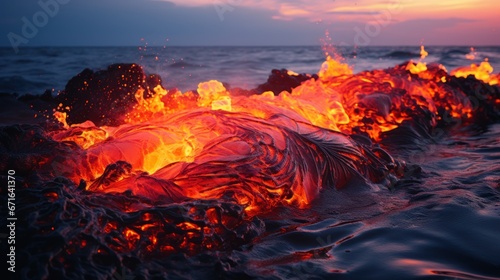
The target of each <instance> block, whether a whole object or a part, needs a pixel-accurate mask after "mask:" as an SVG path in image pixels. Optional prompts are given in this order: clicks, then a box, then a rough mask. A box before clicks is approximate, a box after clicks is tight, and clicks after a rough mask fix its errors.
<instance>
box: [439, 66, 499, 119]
mask: <svg viewBox="0 0 500 280" xmlns="http://www.w3.org/2000/svg"><path fill="white" fill-rule="evenodd" d="M446 84H447V85H449V86H451V87H453V88H457V89H460V90H462V91H463V92H464V93H465V94H466V95H467V97H468V98H469V100H470V103H471V105H472V109H473V112H474V113H473V116H474V119H473V123H474V124H476V125H479V126H485V125H488V124H490V123H496V122H498V121H500V103H499V102H498V100H500V87H499V86H498V85H489V84H487V83H484V82H482V81H480V80H477V79H476V78H475V77H474V76H472V75H469V76H468V77H467V78H457V77H454V76H450V78H449V79H448V81H447V82H446Z"/></svg>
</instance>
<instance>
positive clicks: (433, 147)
mask: <svg viewBox="0 0 500 280" xmlns="http://www.w3.org/2000/svg"><path fill="white" fill-rule="evenodd" d="M426 50H427V51H428V53H429V56H428V57H427V58H426V59H425V62H427V63H432V62H437V63H440V64H443V65H444V66H445V67H446V68H447V69H448V70H449V71H450V70H452V69H454V68H456V67H459V66H464V65H468V64H470V63H479V62H481V61H484V59H486V58H487V59H488V60H489V62H490V63H491V65H492V66H493V67H494V68H495V69H496V71H495V72H498V70H500V47H476V48H475V50H474V55H475V58H474V59H473V60H470V59H467V58H466V55H467V54H470V53H471V50H470V47H426ZM338 51H339V53H340V54H341V55H343V56H344V57H345V60H346V62H348V63H349V64H350V65H352V66H353V68H354V71H355V72H360V71H365V70H372V69H383V68H388V67H393V66H394V65H397V64H400V63H403V62H405V61H407V60H409V59H413V60H418V59H419V48H418V47H363V48H361V47H360V48H348V47H344V48H341V49H339V50H338ZM0 57H1V60H0V92H5V93H19V94H25V93H32V94H41V93H43V91H44V90H45V89H53V90H54V92H57V91H59V90H62V89H64V86H65V84H66V82H67V81H68V80H69V79H70V78H71V77H73V76H74V75H76V74H78V73H79V72H80V71H82V70H83V69H84V68H91V69H96V70H97V69H103V68H105V67H106V66H108V65H110V64H113V63H132V62H134V63H138V64H140V65H142V66H143V67H144V69H145V70H146V72H148V73H157V74H160V75H161V77H162V78H163V85H164V87H165V88H167V89H168V88H172V87H177V88H179V89H181V90H183V91H186V90H190V89H195V88H196V87H197V84H198V83H199V82H202V81H207V80H210V79H217V80H220V81H222V82H226V83H229V84H230V85H231V86H233V87H242V88H246V89H251V88H254V87H256V86H257V85H258V84H261V83H264V82H265V81H266V79H267V76H268V75H269V73H270V72H271V69H274V68H277V69H281V68H287V69H290V70H293V71H295V72H299V73H316V72H317V71H318V69H319V68H320V66H321V63H322V62H323V61H324V51H323V50H322V49H321V48H320V47H148V48H146V49H144V48H132V47H103V48H59V47H57V48H55V47H54V48H24V49H21V51H20V53H19V54H14V53H13V52H12V50H11V49H8V48H3V49H0ZM0 128H1V129H0V130H1V131H0V132H1V133H0V136H2V137H0V140H2V142H1V143H0V144H1V145H0V148H1V151H2V153H5V154H7V153H10V151H7V150H5V147H7V146H9V145H11V144H10V142H16V141H21V140H22V139H21V138H22V137H19V138H12V139H13V140H12V139H10V138H9V132H12V133H13V134H14V135H22V136H23V137H28V136H29V135H30V134H29V133H24V134H23V129H26V130H29V129H31V128H30V127H28V128H25V127H23V128H19V127H18V126H12V127H7V128H5V127H3V126H0ZM20 131H21V132H20ZM26 135H28V136H26ZM19 139H21V140H19ZM35 140H39V142H43V141H42V140H40V139H38V138H36V139H35ZM417 140H418V139H417ZM23 143H24V142H23ZM37 143H38V142H37ZM416 143H420V144H416V145H415V146H413V147H411V146H405V147H404V148H403V149H398V148H397V147H395V146H394V149H390V146H389V148H388V152H389V153H390V154H391V155H392V156H393V157H395V158H397V159H400V160H404V161H406V162H407V163H408V165H409V166H414V167H413V169H412V170H414V171H415V172H416V173H418V176H408V177H407V178H403V179H401V180H400V181H399V183H398V184H396V186H394V187H393V188H391V189H387V188H376V187H374V186H372V187H367V186H356V185H354V186H349V187H348V188H344V189H340V190H336V189H333V188H325V189H324V190H322V192H321V193H320V195H319V197H318V198H317V199H315V200H314V201H313V203H312V204H311V205H310V207H308V208H305V209H297V208H293V207H287V206H278V207H277V208H276V209H273V211H272V212H270V213H266V214H262V215H259V217H257V218H258V221H260V222H261V223H262V224H258V225H257V226H261V229H263V230H260V231H259V230H256V232H257V233H258V234H256V235H255V237H253V238H252V240H251V241H250V242H247V243H244V244H226V245H227V246H224V248H230V249H225V250H214V251H210V250H208V251H206V252H202V253H198V254H195V255H184V254H172V255H167V256H165V255H158V256H145V255H142V253H141V252H142V251H140V250H137V251H132V252H131V253H126V254H125V253H124V254H116V253H114V252H112V250H110V249H109V248H105V249H104V251H106V254H101V252H100V253H99V254H97V253H96V252H98V251H99V250H100V251H102V250H103V249H102V247H99V246H100V245H99V244H103V243H105V242H104V241H103V240H100V239H99V238H101V235H98V234H94V235H93V232H99V233H100V232H103V230H104V226H102V225H104V224H105V222H102V221H101V220H100V219H109V220H113V219H116V220H120V222H123V223H127V222H129V223H130V224H133V223H134V222H136V221H138V220H139V221H140V215H139V214H137V213H125V214H122V213H120V214H117V213H114V212H113V209H112V207H111V206H110V208H106V207H107V206H108V203H109V205H113V203H115V202H116V201H111V200H105V199H109V197H104V199H103V198H102V197H100V196H98V195H96V197H95V198H93V197H90V196H89V195H88V194H87V193H82V192H80V191H79V190H77V189H76V188H72V187H71V186H69V187H68V186H66V185H70V184H67V182H66V181H65V180H64V179H62V178H57V179H55V181H51V182H43V183H44V185H43V187H40V186H37V188H33V189H31V190H30V187H31V186H27V185H23V183H22V182H24V181H23V180H25V181H28V179H30V178H20V180H21V182H20V183H18V184H19V186H20V187H19V188H18V195H19V200H18V203H19V205H18V206H19V207H18V212H17V213H18V215H20V217H19V221H18V222H19V223H24V225H23V226H20V227H19V233H18V236H19V237H18V241H19V248H23V247H26V248H29V250H28V249H26V250H25V251H22V249H19V250H20V251H19V254H18V256H19V259H20V260H23V261H28V262H29V263H30V266H29V267H28V266H26V267H25V268H24V269H22V270H21V272H20V273H19V274H17V275H16V276H17V278H19V279H39V278H40V277H42V276H44V277H51V276H52V277H60V278H67V279H75V278H79V277H80V278H82V279H90V278H92V279H150V278H155V277H156V278H157V279H163V278H166V279H186V278H187V279H254V278H255V279H500V258H499V256H500V124H499V123H494V124H491V125H489V126H486V127H483V128H482V129H481V130H479V131H478V130H477V129H473V128H466V129H456V130H455V131H453V132H450V133H447V134H446V135H445V136H443V137H439V138H436V139H433V141H422V142H419V141H416ZM33 145H35V144H33ZM40 146H41V149H50V148H53V147H52V146H50V145H49V144H47V145H45V146H44V143H42V144H40V145H39V146H37V147H40ZM24 148H25V147H21V148H19V149H20V150H22V149H24ZM30 152H33V151H31V150H30ZM35 152H36V151H35ZM35 152H33V154H35ZM49 152H51V151H49ZM30 157H31V154H28V153H24V154H19V155H14V156H13V157H5V158H15V159H23V158H28V159H30ZM2 159H3V158H2ZM9 164H14V163H12V162H10V163H9ZM22 172H23V170H18V173H20V174H22ZM4 173H5V172H4ZM20 176H21V175H20ZM61 185H64V187H61ZM54 193H55V194H56V195H54ZM4 194H5V192H4V191H2V196H3V195H4ZM23 196H24V197H23ZM54 197H55V198H54ZM2 199H3V198H2ZM99 199H101V200H99ZM120 199H123V200H124V201H129V202H130V201H131V204H133V203H134V200H133V198H130V197H127V196H126V195H125V196H124V197H123V198H120V197H118V198H117V201H118V200H120ZM5 201H6V199H3V200H2V203H3V202H5ZM83 202H85V203H87V204H85V203H83ZM5 203H6V202H5ZM88 205H92V207H89V206H88ZM96 209H98V210H96ZM37 211H38V212H37ZM162 211H165V212H162ZM171 212H172V213H173V214H172V215H173V216H175V215H178V213H177V212H175V211H171V209H164V208H161V209H160V207H159V208H158V209H153V210H151V212H148V213H152V214H158V213H159V214H162V215H163V214H165V215H167V214H171ZM33 213H39V215H40V216H43V215H45V216H46V217H50V219H52V218H53V217H55V218H53V221H55V222H54V225H55V227H56V230H54V229H53V228H52V230H50V228H51V227H52V224H50V223H47V224H35V223H34V222H33V221H37V218H38V216H37V215H38V214H33ZM141 213H142V212H141ZM21 215H26V217H21ZM120 215H122V216H120ZM97 217H99V219H98V218H97ZM50 222H51V223H52V220H50ZM249 223H250V222H249ZM167 226H168V225H165V227H167ZM257 226H256V227H257ZM21 231H23V232H21ZM33 232H35V235H31V233H33ZM229 237H231V236H229ZM104 238H108V239H111V238H113V236H112V235H109V236H106V237H104ZM115 238H116V236H115ZM235 239H236V238H235ZM67 240H79V241H81V240H83V241H85V242H86V244H88V246H86V247H85V248H83V247H82V249H81V250H80V251H79V252H77V253H76V254H75V252H70V251H71V250H73V249H74V247H71V246H70V245H74V244H68V243H67V242H66V241H67ZM228 240H231V239H228ZM105 241H106V242H108V241H109V240H105ZM65 242H66V243H65ZM222 242H230V241H225V240H222ZM108 243H109V242H108ZM117 243H119V242H118V241H117ZM96 244H97V245H96ZM4 245H5V242H3V243H2V247H1V248H2V249H3V248H4V247H3V246H4ZM2 252H3V250H2ZM65 252H69V253H68V254H74V255H75V256H77V257H75V258H74V259H71V260H69V261H66V262H65V260H62V259H61V260H59V258H61V256H65V255H64V254H65ZM103 256H104V257H103ZM49 263H50V265H49Z"/></svg>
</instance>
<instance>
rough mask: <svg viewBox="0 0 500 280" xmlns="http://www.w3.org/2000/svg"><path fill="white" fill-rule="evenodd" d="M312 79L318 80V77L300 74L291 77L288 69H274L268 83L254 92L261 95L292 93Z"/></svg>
mask: <svg viewBox="0 0 500 280" xmlns="http://www.w3.org/2000/svg"><path fill="white" fill-rule="evenodd" d="M311 78H314V79H317V78H318V75H316V74H314V75H309V74H298V75H290V74H288V70H286V69H281V70H277V69H273V70H272V71H271V75H269V78H267V82H266V83H264V84H261V85H259V86H258V87H257V88H256V89H255V90H254V91H255V92H257V93H258V94H261V93H263V92H265V91H272V92H274V95H278V94H280V92H282V91H288V92H290V91H291V90H292V89H294V88H296V87H298V86H299V85H300V84H301V83H302V82H304V81H307V80H309V79H311Z"/></svg>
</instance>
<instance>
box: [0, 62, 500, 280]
mask: <svg viewBox="0 0 500 280" xmlns="http://www.w3.org/2000/svg"><path fill="white" fill-rule="evenodd" d="M485 63H487V62H485ZM485 65H486V64H484V65H483V66H480V67H471V68H470V69H466V68H461V69H458V70H456V71H454V72H451V73H452V74H451V75H450V74H448V72H447V71H446V69H444V67H442V66H441V65H437V64H434V65H426V64H423V63H422V62H418V63H414V62H412V61H410V62H408V63H404V64H401V65H397V66H395V67H393V68H389V69H383V70H374V71H369V72H361V73H358V74H354V73H352V71H351V69H350V67H349V66H348V65H346V64H344V63H342V62H341V61H338V60H334V59H332V58H330V57H328V58H327V60H326V61H325V63H324V64H323V66H322V68H321V70H320V71H319V73H318V74H316V75H310V74H297V73H294V72H292V71H288V70H273V73H272V75H271V76H270V78H269V80H268V82H267V83H266V84H263V85H261V86H259V87H258V88H256V89H254V90H244V89H240V88H230V87H229V86H227V85H224V84H223V83H221V82H218V81H208V82H203V83H200V84H199V86H198V89H197V90H193V91H189V92H185V93H181V92H180V91H179V90H176V89H169V90H167V89H165V88H164V87H163V86H162V85H161V79H160V77H158V76H156V75H146V74H145V73H144V72H143V70H142V68H141V67H140V66H139V65H136V64H128V65H125V64H122V65H112V66H110V67H109V68H108V69H106V70H101V71H97V72H93V71H91V70H88V69H87V70H84V71H83V72H82V73H80V74H79V75H78V76H76V77H74V78H73V79H72V80H71V81H69V82H68V85H67V86H66V89H65V91H63V92H61V93H60V94H59V95H58V96H56V97H51V96H45V97H42V101H43V102H41V101H40V100H39V99H36V98H32V97H24V100H25V101H26V102H31V104H32V106H33V107H34V108H35V109H36V110H38V111H39V112H38V114H39V115H45V116H47V117H49V118H50V120H51V121H48V122H46V123H45V124H43V125H17V126H8V127H2V129H1V131H0V133H1V135H2V137H1V138H2V139H3V140H4V141H3V142H2V149H4V150H5V151H9V152H6V153H5V155H4V160H3V161H2V162H3V163H4V165H5V166H3V167H7V166H9V167H10V168H12V166H13V167H15V168H16V169H17V170H19V171H20V172H19V173H20V174H22V176H23V182H22V183H23V184H24V186H25V187H24V188H23V189H22V190H20V192H22V195H23V197H25V199H26V203H24V205H25V206H24V207H23V208H22V209H21V210H20V212H21V214H22V215H23V216H25V217H26V221H25V224H26V228H24V229H23V234H22V235H21V237H20V238H21V239H22V238H25V239H28V238H30V239H31V238H33V236H34V237H35V239H37V240H40V242H41V243H40V244H35V245H30V246H31V249H33V250H34V251H33V250H31V251H30V254H27V255H25V256H23V257H22V258H23V260H24V261H25V262H26V263H28V264H32V265H31V266H27V267H29V268H27V269H25V270H24V275H25V276H26V277H31V276H32V275H45V276H47V277H56V276H60V277H70V276H72V275H78V273H79V271H81V270H82V269H83V268H82V267H93V268H95V271H94V272H93V273H94V274H95V275H99V276H102V275H108V276H109V275H112V274H113V273H114V267H116V266H117V264H122V265H124V266H125V267H128V268H129V269H130V270H134V262H135V261H137V260H139V261H141V260H146V259H148V260H150V259H152V258H154V257H165V256H170V255H172V254H177V253H182V254H187V255H196V254H200V253H201V252H207V251H210V252H212V251H221V250H231V249H235V248H238V247H239V246H242V245H243V244H248V243H249V242H251V240H252V239H254V238H255V237H257V236H259V235H261V234H262V233H263V232H264V231H265V228H264V225H263V222H262V221H261V220H260V216H261V215H264V214H266V213H269V212H271V211H272V210H273V209H276V208H277V207H291V208H294V207H296V208H307V207H309V206H310V205H311V204H313V203H314V200H315V199H316V198H317V197H318V196H319V195H320V193H321V192H322V191H324V190H325V189H328V188H337V189H339V188H349V187H350V186H360V185H361V186H365V187H367V188H372V189H380V188H393V187H395V186H396V184H397V182H398V179H399V178H402V177H405V176H406V177H408V176H411V174H410V175H409V173H411V172H409V171H411V168H412V167H410V166H408V165H407V164H406V163H405V162H404V161H403V160H399V159H396V158H393V157H392V156H391V155H390V153H389V152H387V151H388V150H389V151H390V150H391V149H393V150H397V149H401V148H409V147H408V145H410V144H413V143H415V142H418V141H432V138H433V135H435V134H436V132H437V131H439V132H440V133H448V132H449V131H453V130H459V129H460V128H462V127H465V126H484V125H486V124H488V123H493V122H498V120H500V114H499V112H500V101H499V100H500V90H499V88H498V86H497V83H498V76H495V75H494V74H491V71H488V69H487V71H486V72H485V71H484V69H485V67H486V66H485ZM478 69H480V70H478ZM476 70H478V71H480V72H481V73H479V74H477V75H475V74H473V75H474V76H470V75H469V76H467V78H463V76H464V75H465V74H463V73H466V74H467V75H468V74H471V71H476ZM476 72H477V71H476ZM476 72H474V73H476ZM485 73H486V74H485ZM43 98H44V99H43ZM33 100H35V101H36V102H35V101H33ZM443 131H444V132H443ZM410 148H411V147H410ZM37 247H38V248H37ZM35 248H37V249H36V250H35ZM60 248H63V249H62V250H61V249H60ZM35 264H36V265H35Z"/></svg>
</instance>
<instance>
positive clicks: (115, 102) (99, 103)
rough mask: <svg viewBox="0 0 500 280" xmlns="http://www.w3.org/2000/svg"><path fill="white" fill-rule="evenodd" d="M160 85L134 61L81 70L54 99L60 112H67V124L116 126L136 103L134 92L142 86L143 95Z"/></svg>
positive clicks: (151, 93) (154, 76) (147, 95)
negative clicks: (89, 123)
mask: <svg viewBox="0 0 500 280" xmlns="http://www.w3.org/2000/svg"><path fill="white" fill-rule="evenodd" d="M157 85H161V78H160V77H159V76H158V75H149V76H147V75H146V74H145V73H144V71H143V69H142V67H141V66H139V65H137V64H113V65H110V66H108V68H107V69H105V70H99V71H96V72H94V71H92V70H90V69H85V70H83V71H82V72H81V73H80V74H78V75H76V76H75V77H73V78H71V80H69V82H68V83H67V84H66V87H65V89H64V91H62V92H61V93H60V94H59V95H58V96H57V97H56V98H55V101H56V104H62V108H60V109H59V110H60V111H63V112H67V113H68V119H67V121H68V124H73V123H81V122H84V121H86V120H91V121H92V122H94V123H95V124H96V125H119V124H121V123H123V119H124V117H125V113H127V112H128V111H129V110H130V109H131V108H132V107H133V106H134V105H135V104H136V103H137V101H136V98H135V93H136V92H137V90H138V89H140V88H142V89H144V93H143V95H144V97H145V98H148V97H150V96H152V95H153V94H154V92H153V88H154V87H156V86H157Z"/></svg>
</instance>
